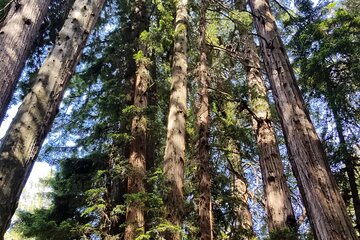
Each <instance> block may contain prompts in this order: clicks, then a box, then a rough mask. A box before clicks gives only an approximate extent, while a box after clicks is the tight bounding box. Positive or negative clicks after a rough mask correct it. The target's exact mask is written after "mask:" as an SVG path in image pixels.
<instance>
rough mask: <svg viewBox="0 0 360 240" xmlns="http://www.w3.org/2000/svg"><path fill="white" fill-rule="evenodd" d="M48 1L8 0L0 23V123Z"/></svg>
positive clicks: (45, 11)
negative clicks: (7, 9) (6, 11)
mask: <svg viewBox="0 0 360 240" xmlns="http://www.w3.org/2000/svg"><path fill="white" fill-rule="evenodd" d="M49 3H50V0H39V1H31V0H20V1H11V2H10V10H9V12H8V13H7V15H6V17H5V19H4V21H2V22H1V23H0V66H1V67H0V124H1V122H2V121H3V119H4V117H5V113H6V110H7V107H8V105H9V102H10V100H11V96H12V93H13V92H14V90H15V87H16V83H17V80H18V78H19V77H20V74H21V71H22V69H23V67H24V65H25V61H26V59H27V57H28V55H29V52H30V48H31V46H32V45H33V42H34V40H35V38H36V36H37V33H38V31H39V29H40V26H41V23H42V21H43V19H44V17H45V15H46V13H47V11H48V7H49Z"/></svg>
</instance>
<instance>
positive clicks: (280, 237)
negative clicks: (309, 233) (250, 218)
mask: <svg viewBox="0 0 360 240" xmlns="http://www.w3.org/2000/svg"><path fill="white" fill-rule="evenodd" d="M295 239H299V236H298V233H297V232H294V231H293V230H290V229H282V230H276V231H272V232H270V236H269V238H266V240H295Z"/></svg>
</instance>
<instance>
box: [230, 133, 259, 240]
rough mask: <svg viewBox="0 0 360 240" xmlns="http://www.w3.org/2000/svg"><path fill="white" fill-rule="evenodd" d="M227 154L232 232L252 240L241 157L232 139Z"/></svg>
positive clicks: (245, 239) (250, 219)
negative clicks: (231, 195)
mask: <svg viewBox="0 0 360 240" xmlns="http://www.w3.org/2000/svg"><path fill="white" fill-rule="evenodd" d="M227 150H228V154H227V159H228V161H229V165H230V169H231V170H232V172H233V176H234V182H233V197H234V198H235V203H236V206H235V211H234V212H235V216H236V223H237V226H236V229H235V231H234V232H238V233H240V234H241V236H242V238H241V239H243V240H251V239H254V237H255V234H254V231H253V223H252V215H251V212H250V208H249V202H248V201H249V191H248V184H247V181H246V179H245V177H244V171H243V170H242V166H241V156H240V152H239V148H238V146H237V145H236V142H235V141H234V139H232V138H230V139H229V141H228V148H227Z"/></svg>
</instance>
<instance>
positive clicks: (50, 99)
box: [0, 0, 104, 238]
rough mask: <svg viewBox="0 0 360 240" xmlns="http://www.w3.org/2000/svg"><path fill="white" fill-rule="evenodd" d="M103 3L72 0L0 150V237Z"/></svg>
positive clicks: (102, 0)
mask: <svg viewBox="0 0 360 240" xmlns="http://www.w3.org/2000/svg"><path fill="white" fill-rule="evenodd" d="M103 3H104V0H77V1H76V2H75V3H74V5H73V8H72V10H71V11H70V13H69V16H68V18H67V20H66V21H65V23H64V26H63V28H62V29H61V31H60V32H59V36H58V37H57V39H56V44H55V46H54V48H53V49H52V51H51V52H50V53H49V55H48V57H47V58H46V59H45V61H44V64H43V65H42V67H41V68H40V70H39V72H38V75H37V78H36V79H37V81H36V83H35V84H34V86H33V87H32V89H31V91H30V93H28V94H27V95H26V97H25V98H24V100H23V103H22V105H21V106H20V108H19V110H18V113H17V114H16V116H15V118H14V120H13V122H12V123H11V125H10V128H9V130H8V131H7V133H6V135H5V137H4V138H3V140H2V144H1V147H0V236H1V238H2V236H3V235H4V233H5V231H6V228H7V226H8V225H9V223H10V220H11V217H12V215H13V214H14V212H15V209H16V207H17V203H18V199H19V197H20V194H21V191H22V189H23V187H24V185H25V183H26V181H27V179H28V176H29V174H30V172H31V169H32V166H33V164H34V161H35V159H36V156H37V155H38V153H39V150H40V148H41V144H42V142H43V141H44V139H45V137H46V135H47V133H48V132H49V130H50V128H51V125H52V122H53V120H54V117H55V115H56V112H57V109H58V107H59V104H60V102H61V99H62V96H63V94H64V91H65V89H66V86H67V85H68V82H69V79H70V77H71V75H72V74H73V72H74V70H75V67H76V64H77V63H78V61H79V59H80V55H81V52H82V49H83V48H84V46H85V43H86V40H87V38H88V36H89V34H90V31H91V30H92V28H93V27H94V25H95V22H96V20H97V18H98V15H99V12H100V9H101V8H102V5H103Z"/></svg>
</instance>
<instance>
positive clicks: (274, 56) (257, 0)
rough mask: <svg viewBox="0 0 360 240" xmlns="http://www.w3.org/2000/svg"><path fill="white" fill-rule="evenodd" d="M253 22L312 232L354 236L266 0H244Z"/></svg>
mask: <svg viewBox="0 0 360 240" xmlns="http://www.w3.org/2000/svg"><path fill="white" fill-rule="evenodd" d="M249 3H250V7H251V10H252V13H253V14H254V15H253V16H254V24H255V27H256V30H257V33H258V35H259V36H260V42H261V49H262V53H263V59H264V62H265V66H266V70H267V72H268V75H269V79H270V84H271V88H272V91H273V95H274V100H275V103H276V108H277V111H278V114H279V117H280V121H281V124H282V128H283V132H284V136H285V140H286V145H287V148H288V153H289V159H290V163H291V165H292V167H293V171H294V175H295V177H296V179H297V182H298V185H299V188H300V192H301V196H302V200H303V203H304V205H305V207H306V210H307V213H308V216H309V219H310V221H311V224H312V227H313V230H314V233H315V235H316V237H317V238H318V239H320V240H326V239H344V240H345V239H347V240H349V239H357V237H356V235H355V231H354V229H353V227H352V225H351V221H350V218H349V217H348V215H347V212H346V208H345V204H344V202H343V200H342V198H341V195H340V193H339V190H338V188H337V185H336V182H335V179H334V178H333V176H332V175H331V172H330V168H329V165H328V163H327V159H326V156H325V153H324V150H323V148H322V145H321V142H320V139H319V137H318V135H317V134H316V132H315V128H314V126H313V124H312V122H311V120H310V117H309V115H308V113H307V110H306V108H305V104H304V101H303V99H302V97H301V93H300V91H299V89H298V86H297V83H296V79H295V75H294V72H293V69H292V67H291V65H290V62H289V58H288V56H287V54H286V51H285V49H284V46H283V43H282V41H281V38H280V36H279V33H278V30H277V27H276V23H275V18H274V16H273V15H272V13H271V11H270V7H269V3H268V1H267V0H250V1H249Z"/></svg>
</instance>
